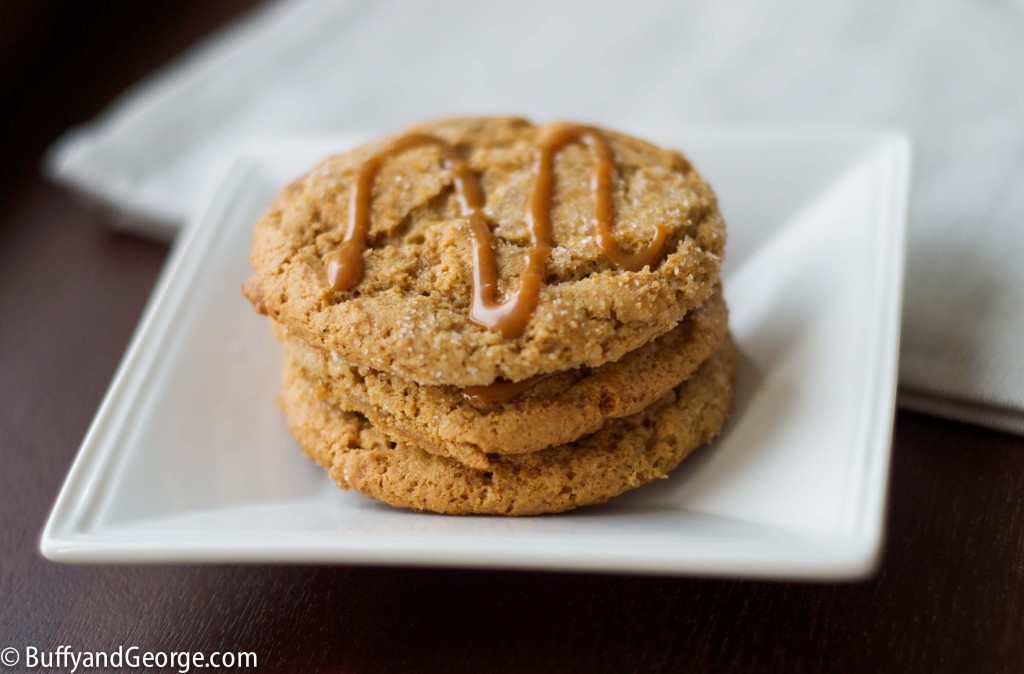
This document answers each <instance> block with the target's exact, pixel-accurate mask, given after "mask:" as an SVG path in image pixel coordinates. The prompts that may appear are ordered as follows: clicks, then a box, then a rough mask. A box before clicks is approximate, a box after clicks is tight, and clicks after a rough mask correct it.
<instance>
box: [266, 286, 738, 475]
mask: <svg viewBox="0 0 1024 674" xmlns="http://www.w3.org/2000/svg"><path fill="white" fill-rule="evenodd" d="M727 319H728V311H727V309H726V306H725V301H724V300H723V298H722V295H721V291H720V290H718V291H716V293H715V294H714V295H713V296H712V297H711V299H709V300H708V301H707V302H705V303H704V305H702V306H701V307H699V308H698V309H696V310H694V311H691V312H690V313H688V314H687V316H686V318H685V319H684V320H683V321H682V322H681V323H680V324H679V325H678V326H677V327H675V328H674V329H672V330H671V331H669V332H668V333H666V334H664V335H662V336H661V337H659V338H658V339H656V340H653V341H651V342H649V343H647V344H645V345H644V346H642V347H640V348H639V349H636V350H635V351H631V352H629V353H627V354H626V355H625V356H623V357H622V358H621V359H619V360H618V361H615V362H613V363H606V364H605V365H602V366H600V367H597V368H594V369H588V368H577V369H575V370H570V371H567V372H561V373H557V374H554V375H552V376H550V377H547V378H543V379H541V380H540V381H538V382H536V383H535V384H533V385H531V386H529V387H528V388H526V389H525V390H523V391H521V392H518V393H517V392H516V391H514V390H513V391H510V393H515V395H513V396H512V397H511V398H510V399H508V400H494V399H493V398H494V396H493V392H491V391H490V390H487V391H484V392H483V393H485V394H486V393H492V396H491V398H486V397H484V396H481V395H480V392H479V391H475V390H473V389H468V390H467V389H462V388H458V387H453V386H419V385H417V384H415V383H413V382H410V381H408V380H405V379H402V378H400V377H396V376H394V375H389V374H387V373H383V372H377V371H375V370H371V369H369V368H365V367H359V366H357V365H353V364H350V363H347V362H345V361H343V360H341V359H340V358H337V357H334V358H332V357H330V356H328V355H326V354H323V353H321V352H320V351H318V350H317V349H315V348H313V347H311V346H309V345H308V344H306V343H305V342H304V341H302V340H300V339H298V338H297V337H295V336H294V335H290V334H281V335H279V337H280V339H281V341H282V343H283V345H284V348H285V353H286V354H287V355H288V357H289V359H290V360H291V362H292V364H293V365H292V367H294V368H295V369H297V370H299V371H300V373H301V375H302V376H303V378H304V379H306V380H308V381H310V382H312V383H313V384H314V386H315V389H316V395H317V397H318V398H321V399H324V400H326V401H327V402H329V403H332V404H335V405H337V406H338V407H339V408H340V409H343V410H351V411H356V412H359V413H360V414H362V415H364V416H365V417H366V418H367V419H368V420H369V421H370V423H372V424H373V425H374V427H376V428H377V429H379V430H380V431H381V432H382V433H384V434H385V435H387V436H388V437H392V438H395V439H400V440H402V441H405V442H408V443H410V444H413V445H415V446H417V447H419V448H421V449H424V450H426V451H428V452H430V453H432V454H439V455H443V456H450V457H452V458H454V459H456V460H458V461H461V462H462V463H465V464H467V465H470V466H473V467H476V468H482V469H486V468H487V467H488V465H489V463H490V461H489V459H488V456H487V455H488V454H525V453H529V452H535V451H539V450H542V449H545V448H548V447H552V446H555V445H561V444H565V443H568V442H571V441H573V440H576V439H578V438H580V437H582V436H584V435H587V434H590V433H593V432H595V431H597V430H598V429H600V428H601V427H602V426H603V425H604V424H605V422H606V421H607V420H608V419H617V418H622V417H625V416H630V415H632V414H635V413H637V412H640V411H641V410H643V409H644V408H645V407H647V406H648V405H650V404H652V403H654V402H655V401H657V400H658V399H659V398H661V397H663V396H664V395H665V394H666V393H668V392H669V391H670V390H672V389H673V388H675V387H676V386H678V385H679V383H680V382H682V381H685V380H686V379H687V378H688V377H689V376H690V375H691V374H692V373H693V372H694V370H696V369H697V367H698V366H699V365H700V364H701V363H702V362H704V361H705V360H706V359H707V358H708V357H709V356H710V355H711V353H712V352H714V351H715V350H716V349H717V348H718V346H719V345H720V344H721V342H722V340H723V339H724V337H725V334H726V329H727ZM474 394H475V395H474ZM481 398H484V399H481Z"/></svg>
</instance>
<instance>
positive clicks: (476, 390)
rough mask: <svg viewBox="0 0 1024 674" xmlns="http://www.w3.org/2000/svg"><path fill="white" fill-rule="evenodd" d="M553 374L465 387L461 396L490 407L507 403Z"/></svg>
mask: <svg viewBox="0 0 1024 674" xmlns="http://www.w3.org/2000/svg"><path fill="white" fill-rule="evenodd" d="M553 375H554V373H553V372H552V373H549V374H538V375H536V376H534V377H530V378H529V379H524V380H522V381H498V382H494V383H493V384H487V385H485V386H467V387H466V388H464V389H462V395H463V396H464V397H465V398H466V399H468V400H469V401H470V402H473V403H477V404H479V405H492V404H494V403H507V402H509V401H511V400H512V399H513V398H515V397H516V396H517V395H519V394H520V393H522V392H524V391H526V390H528V389H531V388H533V387H534V386H536V385H537V384H539V383H541V382H542V381H544V380H545V379H547V378H548V377H551V376H553Z"/></svg>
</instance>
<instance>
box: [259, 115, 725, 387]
mask: <svg viewBox="0 0 1024 674" xmlns="http://www.w3.org/2000/svg"><path fill="white" fill-rule="evenodd" d="M545 170H547V172H548V177H549V179H550V182H548V183H547V184H545V182H544V180H543V177H544V173H545ZM602 170H604V175H603V176H602V175H601V171H602ZM538 176H540V177H538ZM602 180H603V181H604V182H603V183H602V182H601V181H602ZM360 186H362V188H363V189H362V190H361V191H360ZM545 190H546V191H545ZM602 192H603V195H602ZM602 196H604V197H605V198H604V201H602ZM602 209H603V210H602ZM545 219H546V222H544V220H545ZM360 226H362V227H364V228H365V231H360ZM545 228H546V229H545ZM602 230H603V231H602ZM724 244H725V227H724V224H723V222H722V218H721V215H720V214H719V211H718V206H717V202H716V199H715V196H714V194H713V193H712V191H711V189H710V188H709V187H708V186H707V184H706V183H705V182H704V181H703V179H702V178H701V177H700V176H699V175H698V174H697V172H696V171H694V170H693V168H692V167H691V166H690V164H689V163H688V162H687V161H686V160H685V159H684V158H683V156H682V155H680V154H679V153H677V152H673V151H668V150H662V149H659V148H657V147H654V146H653V145H650V144H648V143H645V142H643V141H640V140H636V139H634V138H630V137H628V136H624V135H621V134H617V133H614V132H610V131H603V130H598V129H593V128H590V127H578V126H575V125H569V124H565V123H556V124H550V125H545V126H541V127H537V126H534V125H532V124H530V123H529V122H527V121H525V120H522V119H513V118H466V119H449V120H440V121H436V122H431V123H427V124H422V125H419V126H416V127H413V128H411V129H409V130H407V131H406V132H404V133H402V134H399V135H397V136H393V137H390V138H386V139H384V140H381V141H376V142H372V143H369V144H366V145H363V146H361V147H358V148H356V149H354V150H352V151H350V152H347V153H344V154H341V155H338V156H335V157H331V158H329V159H327V160H326V161H324V162H322V163H321V164H320V165H319V166H317V167H316V168H315V169H314V170H313V171H312V172H311V173H309V174H308V175H306V176H305V177H303V178H301V179H300V180H298V181H296V182H294V183H292V184H291V185H290V186H289V187H288V188H286V189H285V190H284V191H283V192H282V194H281V195H280V196H279V197H278V199H277V200H276V202H275V203H274V204H273V205H272V206H271V207H270V209H269V210H268V211H267V213H266V214H264V216H263V217H262V218H261V219H260V221H259V223H258V224H257V227H256V233H255V237H254V243H253V251H252V256H251V259H252V263H253V267H254V268H255V271H256V273H255V274H254V276H253V278H252V279H250V281H249V282H248V283H247V284H246V286H245V291H246V295H247V296H248V297H249V298H250V300H252V301H253V303H254V304H255V305H256V306H257V308H258V309H260V310H261V311H264V312H265V313H267V314H268V315H270V316H271V317H273V318H274V319H275V320H277V321H278V322H280V323H281V324H283V325H284V326H286V327H287V328H288V330H289V331H290V332H291V333H293V334H295V335H297V336H299V337H300V338H302V339H304V340H305V341H306V342H308V343H309V344H311V345H312V346H315V347H317V348H319V349H321V350H323V351H324V352H326V353H330V354H332V355H335V356H337V357H340V358H343V359H345V360H348V361H351V362H353V363H356V364H359V365H363V366H366V367H370V368H373V369H376V370H382V371H386V372H391V373H394V374H396V375H398V376H401V377H405V378H408V379H411V380H413V381H415V382H417V383H420V384H427V385H435V384H447V385H454V386H480V385H486V384H490V383H492V382H494V381H495V380H497V379H499V378H500V379H506V380H510V381H519V380H522V379H526V378H529V377H532V376H534V375H537V374H542V373H547V372H555V371H560V370H566V369H570V368H574V367H578V366H581V365H586V366H598V365H601V364H603V363H606V362H610V361H614V360H618V359H619V358H620V357H621V356H622V355H623V354H625V353H627V352H629V351H632V350H634V349H636V348H638V347H639V346H641V345H643V344H645V343H646V342H648V341H650V340H651V339H653V338H655V337H657V336H658V335H660V334H663V333H664V332H666V331H668V330H669V329H671V328H672V327H673V326H674V325H676V323H678V322H679V320H680V319H682V317H683V316H685V314H686V312H687V311H689V310H690V309H692V308H694V307H696V306H698V305H700V304H701V303H703V302H704V301H705V300H706V299H707V298H708V297H709V296H710V295H711V294H712V292H713V290H714V287H715V284H716V283H717V281H718V276H719V270H720V263H721V256H722V253H723V248H724ZM364 246H365V249H364ZM339 260H341V261H342V263H341V264H340V266H339V262H338V261H339ZM332 263H333V265H332ZM489 264H493V270H490V271H491V272H492V273H491V274H490V275H488V271H489V270H488V268H487V267H488V265H489ZM631 268H632V269H633V270H632V271H631V270H630V269H631ZM332 274H333V278H331V277H332ZM332 280H333V281H334V282H335V283H334V286H333V288H332V283H331V282H332ZM531 289H532V290H533V291H534V296H533V297H532V298H531V297H529V296H528V295H529V294H530V293H529V291H530V290H531ZM474 293H475V294H476V297H474ZM517 301H518V304H517ZM503 303H504V304H503ZM513 305H515V306H513ZM481 309H482V310H481ZM503 309H504V310H506V311H505V313H518V314H519V317H520V318H522V319H523V320H522V321H521V323H520V325H519V326H515V325H513V326H511V329H509V325H508V324H505V325H498V324H497V322H495V321H491V323H490V324H489V325H488V321H489V320H490V319H491V318H493V317H494V315H495V314H501V313H502V310H503ZM508 309H515V310H516V311H515V312H508V311H507V310H508Z"/></svg>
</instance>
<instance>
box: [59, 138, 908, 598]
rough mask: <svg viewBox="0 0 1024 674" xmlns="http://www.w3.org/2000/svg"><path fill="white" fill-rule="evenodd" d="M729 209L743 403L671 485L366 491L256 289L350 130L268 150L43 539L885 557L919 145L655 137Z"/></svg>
mask: <svg viewBox="0 0 1024 674" xmlns="http://www.w3.org/2000/svg"><path fill="white" fill-rule="evenodd" d="M647 135H648V137H653V138H655V139H657V140H660V141H661V142H663V143H665V144H667V145H670V146H674V147H678V148H681V149H682V150H683V151H685V152H686V153H687V154H688V155H689V156H690V158H691V159H692V160H693V162H694V164H695V165H696V166H697V167H698V169H699V170H701V172H702V173H704V175H705V176H706V177H707V178H708V180H709V182H710V183H711V184H712V185H713V186H714V188H715V190H716V191H717V192H718V195H719V198H720V201H721V205H722V208H723V211H724V214H725V217H726V221H727V222H728V224H729V246H728V261H727V264H726V269H725V290H726V296H727V298H728V301H729V304H730V306H731V309H732V318H731V324H732V329H733V332H734V335H735V337H736V341H737V343H738V345H739V348H740V351H741V358H740V362H739V372H738V381H737V391H736V409H735V412H734V414H733V416H732V418H731V420H730V421H729V423H728V425H727V426H726V428H725V429H724V431H723V433H722V435H721V436H720V437H719V439H718V440H716V441H715V442H714V443H713V446H712V447H710V448H705V449H702V450H700V451H698V452H697V453H696V454H695V455H694V456H692V457H691V458H689V459H688V460H686V461H685V462H683V465H682V466H680V468H679V469H678V470H676V471H675V472H674V474H673V476H672V478H671V479H669V480H664V481H660V482H658V483H657V484H652V485H649V486H647V487H644V488H641V489H639V490H636V491H634V492H631V493H629V494H627V495H625V496H623V497H621V498H618V499H615V500H613V501H612V502H610V503H608V504H605V505H602V506H597V507H592V508H584V509H582V510H579V511H576V512H573V513H568V514H563V515H557V516H545V517H528V518H522V519H504V518H494V517H444V516H437V515H425V514H415V513H410V512H406V511H401V510H395V509H392V508H390V507H388V506H385V505H382V504H379V503H376V502H374V501H371V500H369V499H366V498H364V497H363V496H361V495H359V494H356V493H351V492H342V491H340V490H339V489H337V488H336V487H335V486H334V485H333V483H331V482H330V480H329V479H328V478H327V476H326V475H325V474H324V472H323V471H322V470H321V469H320V468H318V467H316V466H315V465H313V464H312V463H311V462H309V461H308V460H306V459H305V458H304V457H303V455H302V454H301V452H300V451H299V450H298V448H297V446H296V444H295V442H294V440H292V438H291V436H290V435H289V434H288V431H287V429H286V427H285V424H284V420H283V419H282V416H281V414H280V412H279V411H278V409H277V407H276V402H275V396H276V393H277V390H278V385H279V369H280V367H281V356H280V353H279V349H278V346H277V344H276V343H275V341H274V339H273V338H272V336H271V334H270V330H269V329H268V327H267V325H266V324H265V323H266V321H265V319H263V318H261V317H259V316H257V315H256V313H255V312H254V311H253V310H252V309H251V308H250V306H249V305H248V303H247V302H246V301H245V300H244V299H243V298H242V295H241V293H240V292H239V285H240V283H241V282H242V281H243V280H244V279H245V278H246V277H247V276H248V275H249V272H250V269H249V264H248V261H247V256H248V250H249V244H250V237H251V231H252V225H253V222H254V221H255V220H256V218H257V216H258V215H259V214H260V213H261V212H262V210H263V209H264V208H265V207H266V205H267V204H268V203H269V202H270V200H271V199H272V197H273V196H274V195H275V193H276V192H277V191H278V190H279V189H280V188H281V187H282V186H283V185H284V184H286V183H287V182H288V181H289V180H290V179H292V178H293V177H295V176H296V175H298V174H299V173H300V172H301V171H302V170H303V169H305V168H307V167H309V166H311V165H312V164H313V163H314V162H315V161H316V160H317V159H318V158H319V157H321V156H324V155H326V154H328V153H330V152H334V151H337V150H339V149H342V148H344V146H345V145H346V144H347V142H346V141H345V140H343V139H333V140H330V139H320V140H307V141H302V142H295V143H282V144H275V145H268V146H264V147H262V148H259V149H254V150H253V151H251V152H250V153H248V154H246V155H245V156H244V157H242V158H241V159H240V160H239V162H238V163H237V165H236V166H235V168H234V170H233V171H232V172H231V174H230V175H229V177H228V179H227V180H226V182H225V183H224V184H223V186H222V187H221V189H220V190H219V191H218V192H217V194H216V196H215V197H214V199H213V200H212V201H211V203H210V205H209V207H208V208H207V209H206V210H205V212H204V214H203V215H202V217H200V218H198V219H197V220H196V221H195V222H193V223H192V225H191V226H190V228H189V231H188V232H187V234H186V235H184V236H183V237H182V239H183V240H182V242H181V243H180V245H179V246H178V247H177V248H176V250H175V252H174V254H173V256H172V259H171V261H170V263H169V264H168V266H167V269H166V270H165V272H164V274H163V276H162V277H161V281H160V283H159V285H158V288H157V290H156V292H155V293H154V296H153V299H152V300H151V301H150V305H149V307H148V308H147V310H146V313H145V316H144V318H143V321H142V323H141V325H140V328H139V330H138V332H137V334H136V336H135V338H134V340H133V342H132V346H131V347H130V348H129V350H128V353H127V354H126V356H125V358H124V361H123V363H122V364H121V367H120V369H119V371H118V374H117V376H116V377H115V379H114V381H113V383H112V385H111V387H110V390H109V391H108V393H107V396H106V399H105V400H104V402H103V405H102V406H101V407H100V410H99V412H98V413H97V415H96V419H95V420H94V422H93V425H92V428H91V429H90V431H89V433H88V435H87V436H86V438H85V441H84V442H83V444H82V447H81V450H80V451H79V454H78V457H77V459H76V460H75V463H74V466H73V467H72V469H71V473H70V475H69V476H68V478H67V482H66V483H65V485H64V488H63V490H62V491H61V494H60V497H59V498H58V501H57V504H56V506H55V507H54V510H53V513H52V515H51V517H50V521H49V522H48V524H47V526H46V530H45V531H44V533H43V537H42V551H43V554H45V555H46V556H47V557H49V558H50V559H53V560H58V561H65V562H138V561H153V562H155V561H197V562H198V561H203V562H206V561H242V562H256V561H259V562H339V563H357V564H398V565H438V566H441V565H443V566H460V567H501V568H535V569H565V570H603V571H615V572H648V573H671V574H701V575H727V576H753V577H780V578H781V577H788V578H851V577H858V576H862V575H865V574H867V573H870V572H871V570H872V569H873V568H874V566H875V564H876V560H877V557H878V552H879V548H880V545H881V540H882V533H883V520H884V516H883V515H884V505H885V493H886V480H887V473H888V463H889V444H890V435H891V429H892V417H893V406H894V396H895V386H896V358H897V346H898V344H897V342H898V334H899V315H900V314H899V310H900V297H901V287H902V271H903V240H904V230H905V211H906V197H907V184H908V176H909V163H910V150H909V144H908V142H907V140H906V139H905V137H903V136H902V135H900V134H896V133H882V132H871V131H842V132H832V131H830V132H804V131H792V132H776V131H769V132H766V131H757V130H741V131H737V130H717V131H710V130H705V131H686V132H682V133H661V134H658V133H654V134H650V133H648V134H647Z"/></svg>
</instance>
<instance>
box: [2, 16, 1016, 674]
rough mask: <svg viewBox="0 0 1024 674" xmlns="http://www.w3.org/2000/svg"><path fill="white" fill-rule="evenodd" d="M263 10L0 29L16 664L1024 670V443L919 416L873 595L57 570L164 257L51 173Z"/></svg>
mask: <svg viewBox="0 0 1024 674" xmlns="http://www.w3.org/2000/svg"><path fill="white" fill-rule="evenodd" d="M250 4H252V3H249V2H240V1H236V0H215V1H211V2H198V1H193V2H182V3H173V2H169V1H162V2H153V3H122V5H120V6H119V5H117V3H112V6H113V7H115V9H109V11H107V12H106V13H104V14H101V15H98V14H95V13H91V12H90V11H87V10H85V9H83V8H84V7H96V6H97V5H94V4H92V3H73V2H55V3H31V2H11V3H9V4H8V5H6V6H5V7H4V9H3V11H4V17H3V18H4V21H3V22H2V23H0V25H2V33H0V44H3V45H4V47H3V49H4V52H3V57H4V61H3V65H0V75H2V77H0V86H2V89H0V95H2V97H3V98H2V102H3V107H2V108H0V109H3V110H5V114H7V113H10V118H9V119H10V123H8V120H5V129H4V140H5V143H6V145H5V148H6V154H5V157H4V164H3V172H2V179H3V180H2V183H0V184H2V192H0V223H2V224H0V321H2V323H0V649H2V648H5V647H8V646H13V647H16V648H19V649H22V648H24V647H25V646H35V647H37V648H40V649H54V648H56V647H57V646H58V645H60V644H69V645H71V646H73V647H74V648H76V649H78V650H111V649H113V648H116V647H117V646H118V645H119V644H125V645H134V646H138V647H140V648H141V649H143V650H168V651H171V650H190V651H204V652H207V653H210V652H213V651H217V650H235V651H237V650H251V651H254V652H256V654H257V655H258V657H259V670H260V671H284V672H289V671H290V672H299V671H303V672H313V671H426V672H436V671H454V672H480V671H544V672H548V671H580V672H584V671H585V672H590V671H602V672H622V671H673V672H674V671H711V672H749V671H779V672H798V671H828V672H846V671H851V672H853V671H856V672H862V671H883V672H890V671H891V672H966V671H970V672H1020V671H1024V439H1021V438H1016V437H1013V436H1009V435H1005V434H999V433H994V432H990V431H985V430H981V429H978V428H973V427H969V426H965V425H960V424H955V423H950V422H946V421H942V420H938V419H933V418H928V417H924V416H919V415H914V414H909V413H900V414H899V415H898V417H897V423H896V431H895V438H894V453H893V465H892V475H891V485H890V500H889V527H888V536H887V544H886V550H885V553H884V557H883V563H882V566H881V569H880V571H879V573H878V575H877V577H875V578H874V579H872V580H870V581H867V582H861V583H854V584H799V583H775V582H749V581H742V582H741V581H727V580H706V579H686V578H684V579H680V578H659V577H634V576H614V575H596V574H556V573H532V572H487V571H458V570H429V569H396V568H370V567H350V566H349V567H346V566H240V565H225V566H198V565H191V566H66V565H58V564H54V563H51V562H48V561H46V560H44V559H42V558H41V557H40V555H39V552H38V538H39V534H40V532H41V530H42V527H43V523H44V521H45V519H46V516H47V514H48V512H49V509H50V507H51V505H52V503H53V500H54V499H55V497H56V494H57V491H58V489H59V488H60V485H61V483H62V481H63V479H64V476H65V474H66V472H67V469H68V467H69V465H70V463H71V461H72V459H73V457H74V454H75V451H76V449H77V447H78V444H79V443H80V442H81V439H82V436H83V435H84V433H85V430H86V427H87V425H88V423H89V421H90V419H91V418H92V415H93V413H94V412H95V410H96V407H97V405H98V404H99V401H100V399H101V397H102V395H103V392H104V390H105V388H106V386H107V384H108V382H109V381H110V377H111V375H112V374H113V372H114V369H115V367H116V365H117V363H118V360H119V359H120V356H121V354H122V352H123V350H124V347H125V346H126V344H127V341H128V339H129V337H130V335H131V332H132V330H133V328H134V325H135V322H136V321H137V320H138V317H139V314H140V312H141V310H142V307H143V305H144V303H145V301H146V299H147V297H148V295H149V292H150V290H151V288H152V285H153V283H154V281H155V279H156V276H157V274H158V272H159V270H160V267H161V264H162V263H163V261H164V258H165V256H166V252H167V251H166V249H165V248H164V247H162V246H159V245H156V244H152V243H147V242H144V241H140V240H138V239H135V238H131V237H128V236H123V235H118V234H114V233H111V231H110V229H109V227H108V225H109V224H110V222H109V220H108V218H109V217H110V216H108V215H104V214H103V213H101V212H97V211H96V210H95V209H93V208H90V207H87V206H86V205H84V204H82V203H79V202H78V201H77V200H76V198H74V197H73V196H71V195H69V194H68V193H67V192H65V191H63V190H61V189H59V188H57V187H54V186H51V185H49V184H47V183H46V182H44V181H43V180H42V179H41V178H40V177H39V176H38V171H37V167H38V162H39V155H40V152H41V151H42V150H43V148H45V147H46V145H47V144H48V143H49V142H51V141H52V139H53V138H54V137H55V136H56V135H57V134H58V133H59V132H60V131H61V130H63V128H65V127H66V126H68V125H69V124H72V123H75V122H80V121H82V120H84V119H87V118H88V117H90V116H91V115H93V114H95V113H96V112H98V111H99V110H100V109H101V108H102V107H103V105H105V104H106V103H108V102H109V100H110V99H111V97H113V96H114V95H116V93H117V92H119V91H120V90H121V89H123V88H124V87H125V86H127V85H129V84H130V83H131V82H132V81H134V80H135V79H137V78H138V77H140V76H142V75H143V74H145V73H146V72H148V71H149V70H151V69H152V68H154V67H156V66H158V65H159V64H160V63H162V62H164V61H165V60H167V59H168V58H170V57H172V56H173V55H174V54H176V53H178V52H180V51H181V50H182V49H184V48H185V47H187V46H188V45H189V44H191V43H193V42H194V41H195V40H196V39H198V38H199V37H200V36H202V35H203V34H204V33H206V32H208V31H209V30H212V29H213V28H215V27H216V26H217V25H220V24H221V23H222V22H223V21H225V20H226V19H227V18H229V17H231V16H233V15H236V14H238V13H240V12H241V11H243V10H244V9H245V8H246V7H247V6H249V5H250ZM142 7H144V9H142ZM69 15H70V16H69ZM26 36H27V37H26ZM115 38H116V39H115ZM111 40H114V42H113V43H111ZM56 47H60V49H59V50H57V51H55V49H56ZM51 86H52V87H56V89H48V88H47V87H51ZM40 87H43V90H40ZM12 127H14V128H12ZM0 671H2V666H0ZM12 671H24V670H19V669H17V668H15V669H14V670H12Z"/></svg>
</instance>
